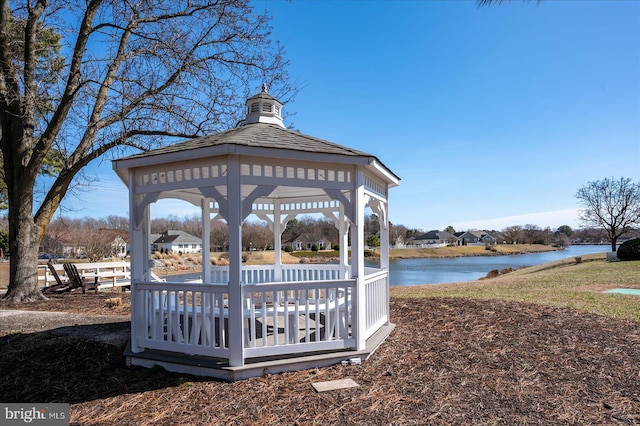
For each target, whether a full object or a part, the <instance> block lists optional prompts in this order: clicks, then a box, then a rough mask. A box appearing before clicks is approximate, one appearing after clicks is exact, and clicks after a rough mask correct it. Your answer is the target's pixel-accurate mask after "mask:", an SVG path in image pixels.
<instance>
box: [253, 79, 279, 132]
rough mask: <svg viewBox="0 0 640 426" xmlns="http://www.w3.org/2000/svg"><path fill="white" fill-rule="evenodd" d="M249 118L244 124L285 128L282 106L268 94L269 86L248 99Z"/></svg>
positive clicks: (264, 85) (265, 86) (263, 87)
mask: <svg viewBox="0 0 640 426" xmlns="http://www.w3.org/2000/svg"><path fill="white" fill-rule="evenodd" d="M246 108H247V117H246V118H245V121H244V124H245V125H246V124H254V123H268V124H275V125H277V126H280V127H282V128H284V127H285V126H284V123H283V122H282V104H281V103H280V102H279V101H278V100H277V99H276V98H274V97H273V96H271V95H270V94H269V93H268V92H267V85H266V84H263V85H262V91H261V92H260V93H258V94H257V95H254V96H252V97H250V98H249V99H247V102H246Z"/></svg>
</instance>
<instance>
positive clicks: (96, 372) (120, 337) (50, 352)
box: [0, 321, 197, 404]
mask: <svg viewBox="0 0 640 426" xmlns="http://www.w3.org/2000/svg"><path fill="white" fill-rule="evenodd" d="M129 327H130V323H129V322H128V321H127V322H117V323H110V324H94V325H77V326H65V327H60V328H55V329H52V330H48V331H44V332H37V333H10V334H6V335H4V336H2V337H0V347H1V348H2V352H1V353H0V371H2V375H3V376H4V379H3V380H2V381H1V382H0V401H3V402H65V403H70V404H74V403H79V402H86V401H91V400H94V399H99V398H106V397H111V396H117V395H122V394H127V393H135V392H143V391H147V390H153V389H159V388H165V387H172V386H177V385H180V384H181V383H182V382H183V381H184V380H186V379H184V378H183V377H182V376H180V375H178V374H173V373H168V372H165V371H163V370H161V369H151V370H150V369H144V368H137V367H136V368H134V367H127V366H126V364H125V358H124V356H123V351H124V347H125V345H126V343H127V339H128V331H129ZM188 381H190V382H194V381H197V378H194V377H188Z"/></svg>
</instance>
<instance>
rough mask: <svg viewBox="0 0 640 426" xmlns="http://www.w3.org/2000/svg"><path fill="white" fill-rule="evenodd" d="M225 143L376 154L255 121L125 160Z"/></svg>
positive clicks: (357, 155) (353, 153) (335, 152)
mask: <svg viewBox="0 0 640 426" xmlns="http://www.w3.org/2000/svg"><path fill="white" fill-rule="evenodd" d="M225 144H230V145H239V146H246V147H255V148H271V149H283V150H291V151H302V152H315V153H322V154H337V155H346V156H354V157H374V156H373V155H371V154H367V153H366V152H362V151H358V150H355V149H352V148H347V147H345V146H342V145H338V144H336V143H333V142H329V141H326V140H324V139H319V138H316V137H313V136H308V135H305V134H303V133H299V132H296V131H293V130H289V129H283V128H282V127H280V126H277V125H274V124H267V123H254V124H248V125H245V126H242V127H238V128H235V129H231V130H227V131H224V132H220V133H216V134H213V135H209V136H202V137H199V138H195V139H190V140H187V141H184V142H179V143H176V144H173V145H168V146H165V147H162V148H158V149H154V150H153V151H150V152H145V153H140V154H135V155H131V156H129V157H126V158H124V159H127V160H128V159H133V158H143V157H149V156H153V155H162V154H169V153H173V152H185V151H189V150H193V149H199V148H207V147H212V146H216V145H225ZM378 161H379V160H378Z"/></svg>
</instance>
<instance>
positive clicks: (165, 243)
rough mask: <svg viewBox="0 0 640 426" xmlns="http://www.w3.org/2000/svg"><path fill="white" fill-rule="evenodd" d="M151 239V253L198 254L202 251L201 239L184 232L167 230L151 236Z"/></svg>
mask: <svg viewBox="0 0 640 426" xmlns="http://www.w3.org/2000/svg"><path fill="white" fill-rule="evenodd" d="M154 237H155V238H154ZM151 239H152V241H153V242H152V243H151V249H152V250H153V251H164V252H167V251H168V252H174V253H180V252H182V253H200V252H201V251H202V239H200V238H198V237H194V236H193V235H191V234H188V233H186V232H184V231H169V230H167V231H165V232H163V233H161V234H154V235H152V237H151Z"/></svg>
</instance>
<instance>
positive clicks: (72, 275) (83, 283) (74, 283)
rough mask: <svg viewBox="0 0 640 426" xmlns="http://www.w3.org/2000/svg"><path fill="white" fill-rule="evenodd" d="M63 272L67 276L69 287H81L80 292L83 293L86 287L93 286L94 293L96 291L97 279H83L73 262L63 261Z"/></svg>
mask: <svg viewBox="0 0 640 426" xmlns="http://www.w3.org/2000/svg"><path fill="white" fill-rule="evenodd" d="M64 272H65V273H66V274H67V277H69V282H70V283H71V287H72V288H74V289H76V288H81V289H82V294H85V292H86V290H87V289H88V288H89V289H90V288H93V289H94V290H95V291H96V293H97V292H98V279H97V278H96V279H95V280H84V279H83V278H82V277H81V276H80V274H79V273H78V268H76V265H74V264H73V263H65V264H64Z"/></svg>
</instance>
